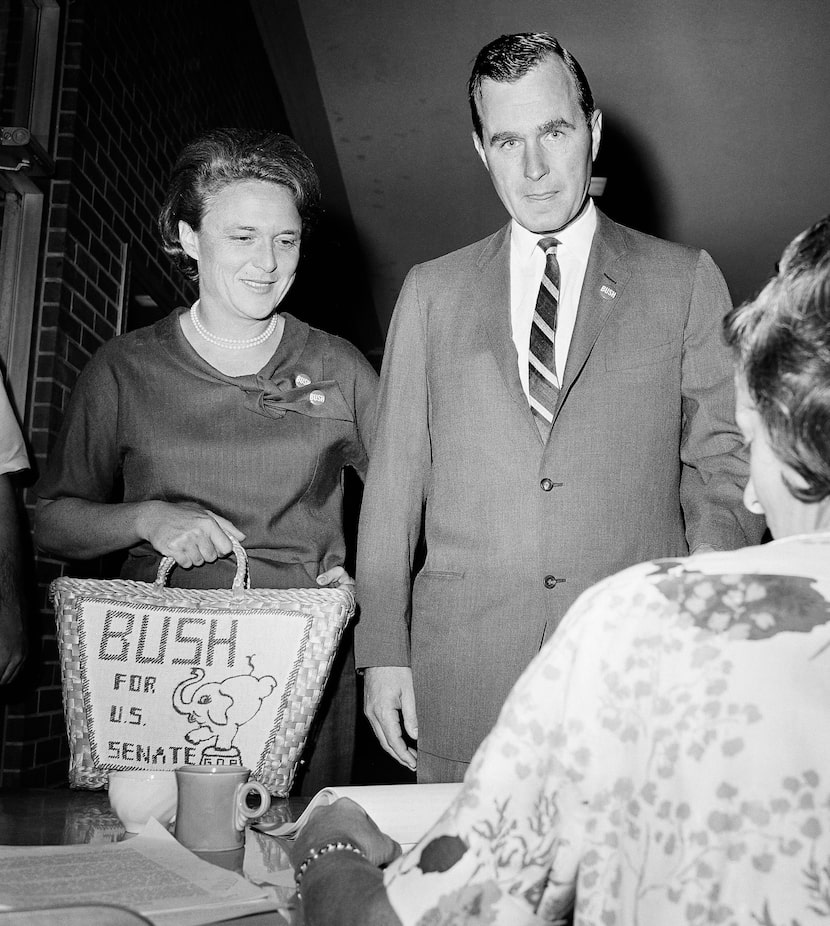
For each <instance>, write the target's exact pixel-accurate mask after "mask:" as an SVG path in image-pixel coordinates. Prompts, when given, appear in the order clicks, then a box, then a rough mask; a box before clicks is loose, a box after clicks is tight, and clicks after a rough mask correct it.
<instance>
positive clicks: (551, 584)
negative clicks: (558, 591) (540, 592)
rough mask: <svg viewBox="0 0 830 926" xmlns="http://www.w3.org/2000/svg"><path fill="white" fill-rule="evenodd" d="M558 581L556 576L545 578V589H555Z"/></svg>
mask: <svg viewBox="0 0 830 926" xmlns="http://www.w3.org/2000/svg"><path fill="white" fill-rule="evenodd" d="M558 581H559V580H558V579H557V578H556V576H545V588H556V583H557V582H558Z"/></svg>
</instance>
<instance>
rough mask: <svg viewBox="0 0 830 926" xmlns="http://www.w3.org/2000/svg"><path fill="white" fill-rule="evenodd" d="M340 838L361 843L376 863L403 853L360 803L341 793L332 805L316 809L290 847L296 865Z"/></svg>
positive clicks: (379, 863)
mask: <svg viewBox="0 0 830 926" xmlns="http://www.w3.org/2000/svg"><path fill="white" fill-rule="evenodd" d="M338 841H343V842H350V843H352V844H354V845H355V846H357V847H358V848H359V849H360V850H361V851H362V852H363V854H364V856H365V857H366V859H367V861H369V862H371V863H372V864H373V865H375V866H381V865H388V864H389V862H391V861H392V860H393V859H396V858H397V857H398V856H399V855H400V854H401V847H400V846H399V845H398V843H396V842H395V840H394V839H392V837H391V836H387V835H386V834H385V833H382V832H381V831H380V830H379V829H378V827H377V824H376V823H375V821H374V820H373V819H372V818H371V817H370V816H369V815H368V814H367V813H366V811H365V810H364V809H363V808H362V807H361V806H360V805H359V804H356V803H355V802H354V801H352V800H350V799H349V798H347V797H341V798H340V799H339V800H336V801H335V802H334V803H333V804H330V805H329V806H328V807H318V808H316V809H315V810H314V811H312V813H311V816H310V817H309V818H308V822H307V823H306V824H305V825H304V826H303V828H302V829H301V830H300V831H299V833H298V834H297V838H296V839H295V840H294V845H293V846H292V847H291V849H290V853H291V862H292V863H293V865H294V866H295V867H296V866H297V865H300V864H302V862H303V860H304V859H306V858H308V855H309V853H310V852H311V850H312V849H319V848H320V847H321V846H324V845H326V843H329V842H338Z"/></svg>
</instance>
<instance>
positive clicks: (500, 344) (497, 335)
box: [474, 223, 536, 431]
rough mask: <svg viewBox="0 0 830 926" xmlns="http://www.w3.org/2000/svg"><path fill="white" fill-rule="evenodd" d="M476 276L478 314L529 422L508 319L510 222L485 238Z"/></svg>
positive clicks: (528, 411) (514, 397)
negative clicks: (487, 238) (486, 239)
mask: <svg viewBox="0 0 830 926" xmlns="http://www.w3.org/2000/svg"><path fill="white" fill-rule="evenodd" d="M476 266H477V269H478V271H479V277H478V280H477V286H476V287H474V291H475V293H476V295H477V297H478V299H479V318H480V319H481V324H482V325H483V326H484V328H485V330H486V331H487V335H488V337H489V339H490V346H491V348H492V351H493V356H494V357H495V359H496V365H497V366H498V368H499V370H500V372H501V375H502V379H503V380H504V384H505V386H506V387H507V391H508V393H509V395H510V397H511V398H512V399H513V401H514V402H515V403H516V404H517V405H518V406H519V408H520V409H522V413H523V414H525V415H526V416H527V419H528V421H529V422H530V424H531V425H532V426H533V429H534V431H535V430H536V425H535V424H534V423H533V413H532V412H531V411H530V405H529V404H528V401H527V396H526V395H525V393H524V390H523V389H522V383H521V380H520V379H519V358H518V357H517V355H516V347H515V345H514V344H513V330H512V326H511V322H510V223H508V224H507V225H505V226H504V228H502V229H500V230H499V231H498V232H496V234H495V235H493V237H492V238H491V239H490V240H489V241H488V243H487V245H486V246H485V248H484V250H483V251H482V254H481V257H479V259H478V262H477V265H476Z"/></svg>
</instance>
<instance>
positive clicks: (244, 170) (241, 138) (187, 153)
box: [158, 129, 320, 280]
mask: <svg viewBox="0 0 830 926" xmlns="http://www.w3.org/2000/svg"><path fill="white" fill-rule="evenodd" d="M240 180H264V181H266V182H267V183H276V184H279V185H280V186H284V187H286V188H287V189H288V190H290V191H291V193H292V194H293V196H294V202H295V204H296V206H297V212H299V214H300V218H301V219H302V222H303V233H304V234H305V233H306V232H307V231H308V230H309V229H310V227H311V225H312V224H313V222H314V219H315V217H316V215H317V213H318V211H319V209H320V181H319V179H318V177H317V171H316V170H315V169H314V165H313V164H312V163H311V161H310V160H309V158H308V157H307V156H306V154H305V153H304V152H303V150H302V149H301V148H300V146H299V145H298V144H297V143H296V142H295V141H294V140H293V139H292V138H289V137H288V136H287V135H283V134H281V133H280V132H271V131H267V130H264V129H212V130H210V131H207V132H204V133H202V134H201V135H199V136H198V137H197V138H194V139H193V141H191V142H190V143H189V144H188V145H186V146H185V148H184V149H183V151H182V152H181V154H180V155H179V157H178V159H177V160H176V163H175V165H174V167H173V177H172V179H171V181H170V186H169V188H168V191H167V196H166V197H165V200H164V204H163V205H162V208H161V213H160V214H159V221H158V225H159V230H160V232H161V240H162V243H163V245H164V250H165V251H166V252H167V253H168V254H169V255H170V257H171V258H172V259H173V262H174V263H175V264H176V266H177V267H178V269H179V270H181V272H182V273H183V274H184V275H185V276H186V277H187V278H188V279H189V280H196V279H198V276H199V271H198V266H197V264H196V261H195V260H193V258H192V257H189V256H188V255H187V254H185V252H184V249H183V248H182V245H181V242H180V241H179V222H180V221H182V220H183V221H185V222H187V224H188V225H190V227H191V228H193V229H194V230H195V231H199V230H200V228H201V226H202V218H203V216H204V213H205V208H206V205H207V200H208V198H209V197H210V196H212V195H214V194H216V193H218V192H219V190H221V189H222V188H223V187H224V186H227V184H229V183H236V182H238V181H240Z"/></svg>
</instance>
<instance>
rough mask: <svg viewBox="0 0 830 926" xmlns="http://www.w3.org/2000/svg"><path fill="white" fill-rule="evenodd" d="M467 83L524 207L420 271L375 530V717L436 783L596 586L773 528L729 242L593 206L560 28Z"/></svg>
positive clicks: (407, 320)
mask: <svg viewBox="0 0 830 926" xmlns="http://www.w3.org/2000/svg"><path fill="white" fill-rule="evenodd" d="M469 96H470V106H471V111H472V116H473V125H474V133H473V143H474V144H475V148H476V151H477V152H478V154H479V157H480V158H481V160H482V161H483V163H484V165H485V167H486V168H487V170H488V171H489V173H490V177H491V179H492V181H493V185H494V187H495V189H496V192H497V193H498V195H499V198H500V199H501V201H502V203H503V204H504V206H505V208H506V209H507V211H508V213H509V214H510V217H511V220H510V222H509V223H508V224H507V225H506V226H505V227H504V228H502V229H501V230H500V231H498V232H496V233H495V234H494V235H491V236H490V237H488V238H486V239H484V240H483V241H479V242H477V243H476V244H473V245H470V246H468V247H466V248H463V249H461V250H460V251H456V252H455V253H453V254H449V255H447V256H445V257H441V258H438V259H437V260H433V261H430V262H428V263H426V264H422V265H420V266H417V267H415V268H413V269H412V270H411V271H410V273H409V275H408V276H407V279H406V281H405V283H404V286H403V289H402V291H401V295H400V298H399V300H398V305H397V307H396V309H395V314H394V317H393V320H392V325H391V328H390V332H389V338H388V341H387V349H386V355H385V357H384V369H383V374H382V382H381V397H380V406H379V412H378V414H379V418H378V431H377V438H376V444H375V448H374V451H373V456H372V459H371V463H370V467H369V474H368V477H367V482H366V489H365V493H364V500H363V508H362V513H361V521H360V533H359V542H358V563H357V576H358V599H359V602H360V606H361V617H360V621H359V623H358V625H357V628H356V637H355V644H356V653H357V665H358V667H363V668H365V710H366V714H367V716H368V718H369V721H370V723H371V725H372V728H373V730H374V731H375V733H376V735H377V736H378V739H379V740H380V742H381V745H382V746H383V747H384V748H385V749H386V750H387V751H388V752H389V753H390V754H392V755H393V756H395V757H396V758H397V759H398V761H400V762H401V763H402V764H404V765H406V766H407V767H409V768H415V766H416V757H417V771H418V780H419V781H451V780H460V779H461V778H462V777H463V774H464V771H465V768H466V765H467V763H468V762H469V760H470V758H471V757H472V754H473V752H474V751H475V749H476V748H477V746H478V745H479V742H480V741H481V739H482V738H483V737H484V735H485V734H486V732H487V731H488V730H489V729H490V727H491V726H492V724H493V722H494V721H495V719H496V716H497V713H498V710H499V708H500V706H501V704H502V701H503V700H504V698H505V696H506V695H507V693H508V692H509V690H510V688H511V686H512V685H513V683H514V682H515V681H516V679H517V678H518V677H519V675H520V674H521V672H522V671H523V670H524V668H525V667H526V666H527V664H528V663H529V661H530V660H531V658H532V657H533V656H534V655H535V654H536V653H537V652H538V650H539V648H540V647H541V645H542V643H543V642H544V640H545V639H546V638H547V637H548V636H549V635H550V634H551V633H552V632H553V631H554V630H555V629H556V626H557V624H558V623H559V621H560V620H561V618H562V617H563V615H564V614H565V612H566V610H567V609H568V607H569V605H570V604H571V603H572V602H573V601H574V599H575V598H576V597H577V595H579V594H580V593H581V592H582V591H584V590H585V589H586V588H588V587H589V586H590V585H592V584H593V583H595V582H596V581H598V580H599V579H601V578H603V577H605V576H607V575H610V574H611V573H614V572H616V571H618V570H619V569H621V568H624V567H625V566H627V565H629V564H631V563H635V562H639V561H641V560H647V559H651V558H654V557H660V556H682V555H684V554H686V553H688V552H692V553H694V552H696V551H701V550H708V549H713V548H714V549H732V548H736V547H740V546H743V545H745V544H747V543H754V542H757V541H758V540H759V539H760V536H761V532H762V529H763V522H762V521H761V520H760V519H753V517H752V516H751V515H749V514H748V513H747V512H746V511H745V510H744V508H743V506H742V504H741V495H742V487H743V485H744V483H745V482H746V478H747V473H748V470H747V464H746V458H745V455H744V454H743V452H742V449H741V439H740V436H739V433H738V431H737V429H736V427H735V423H734V417H733V389H732V376H731V364H730V359H729V356H728V354H727V351H726V348H725V346H724V345H723V344H722V343H721V335H720V331H721V317H722V315H723V313H724V312H725V311H726V310H727V309H728V308H729V307H730V300H729V295H728V292H727V289H726V285H725V283H724V281H723V278H722V276H721V274H720V272H719V270H718V269H717V267H716V266H715V264H714V263H713V261H712V259H711V258H710V257H709V255H708V254H706V253H705V252H703V251H698V250H694V249H691V248H687V247H683V246H681V245H677V244H671V243H669V242H666V241H661V240H658V239H655V238H651V237H649V236H646V235H643V234H641V233H638V232H635V231H632V230H631V229H628V228H624V227H623V226H620V225H617V224H616V223H614V222H612V221H611V220H610V219H608V218H607V217H606V216H604V215H603V214H602V213H601V212H599V210H597V209H596V207H595V206H594V204H593V202H592V201H591V199H590V198H589V196H588V187H589V182H590V177H591V167H592V163H593V160H594V158H595V157H596V154H597V151H598V149H599V143H600V135H601V132H602V114H601V113H600V111H599V110H598V109H596V108H595V107H594V102H593V97H592V94H591V90H590V87H589V85H588V82H587V80H586V78H585V75H584V73H583V72H582V69H581V67H580V66H579V64H578V63H577V62H576V60H575V59H574V58H573V56H571V55H570V53H569V52H567V51H566V50H565V49H564V48H562V46H561V45H560V44H559V43H558V42H557V41H556V39H554V38H553V37H552V36H549V35H547V34H544V33H535V34H518V35H509V36H502V37H501V38H499V39H496V40H495V41H494V42H491V43H490V44H489V45H488V46H486V47H485V48H484V49H482V51H481V52H480V53H479V55H478V57H477V59H476V62H475V65H474V67H473V73H472V76H471V78H470V83H469ZM540 241H541V242H542V244H541V246H540ZM421 540H423V542H424V547H425V553H426V557H425V561H424V563H423V566H422V568H420V570H419V571H417V575H414V584H413V581H412V579H413V574H414V572H415V564H416V562H417V559H416V551H417V549H418V547H419V543H420V542H421ZM401 720H402V721H403V728H404V729H403V730H402V729H401ZM404 732H405V733H406V735H407V736H408V739H407V738H405V736H404ZM415 740H417V753H416V750H415V748H414V745H413V741H415Z"/></svg>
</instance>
